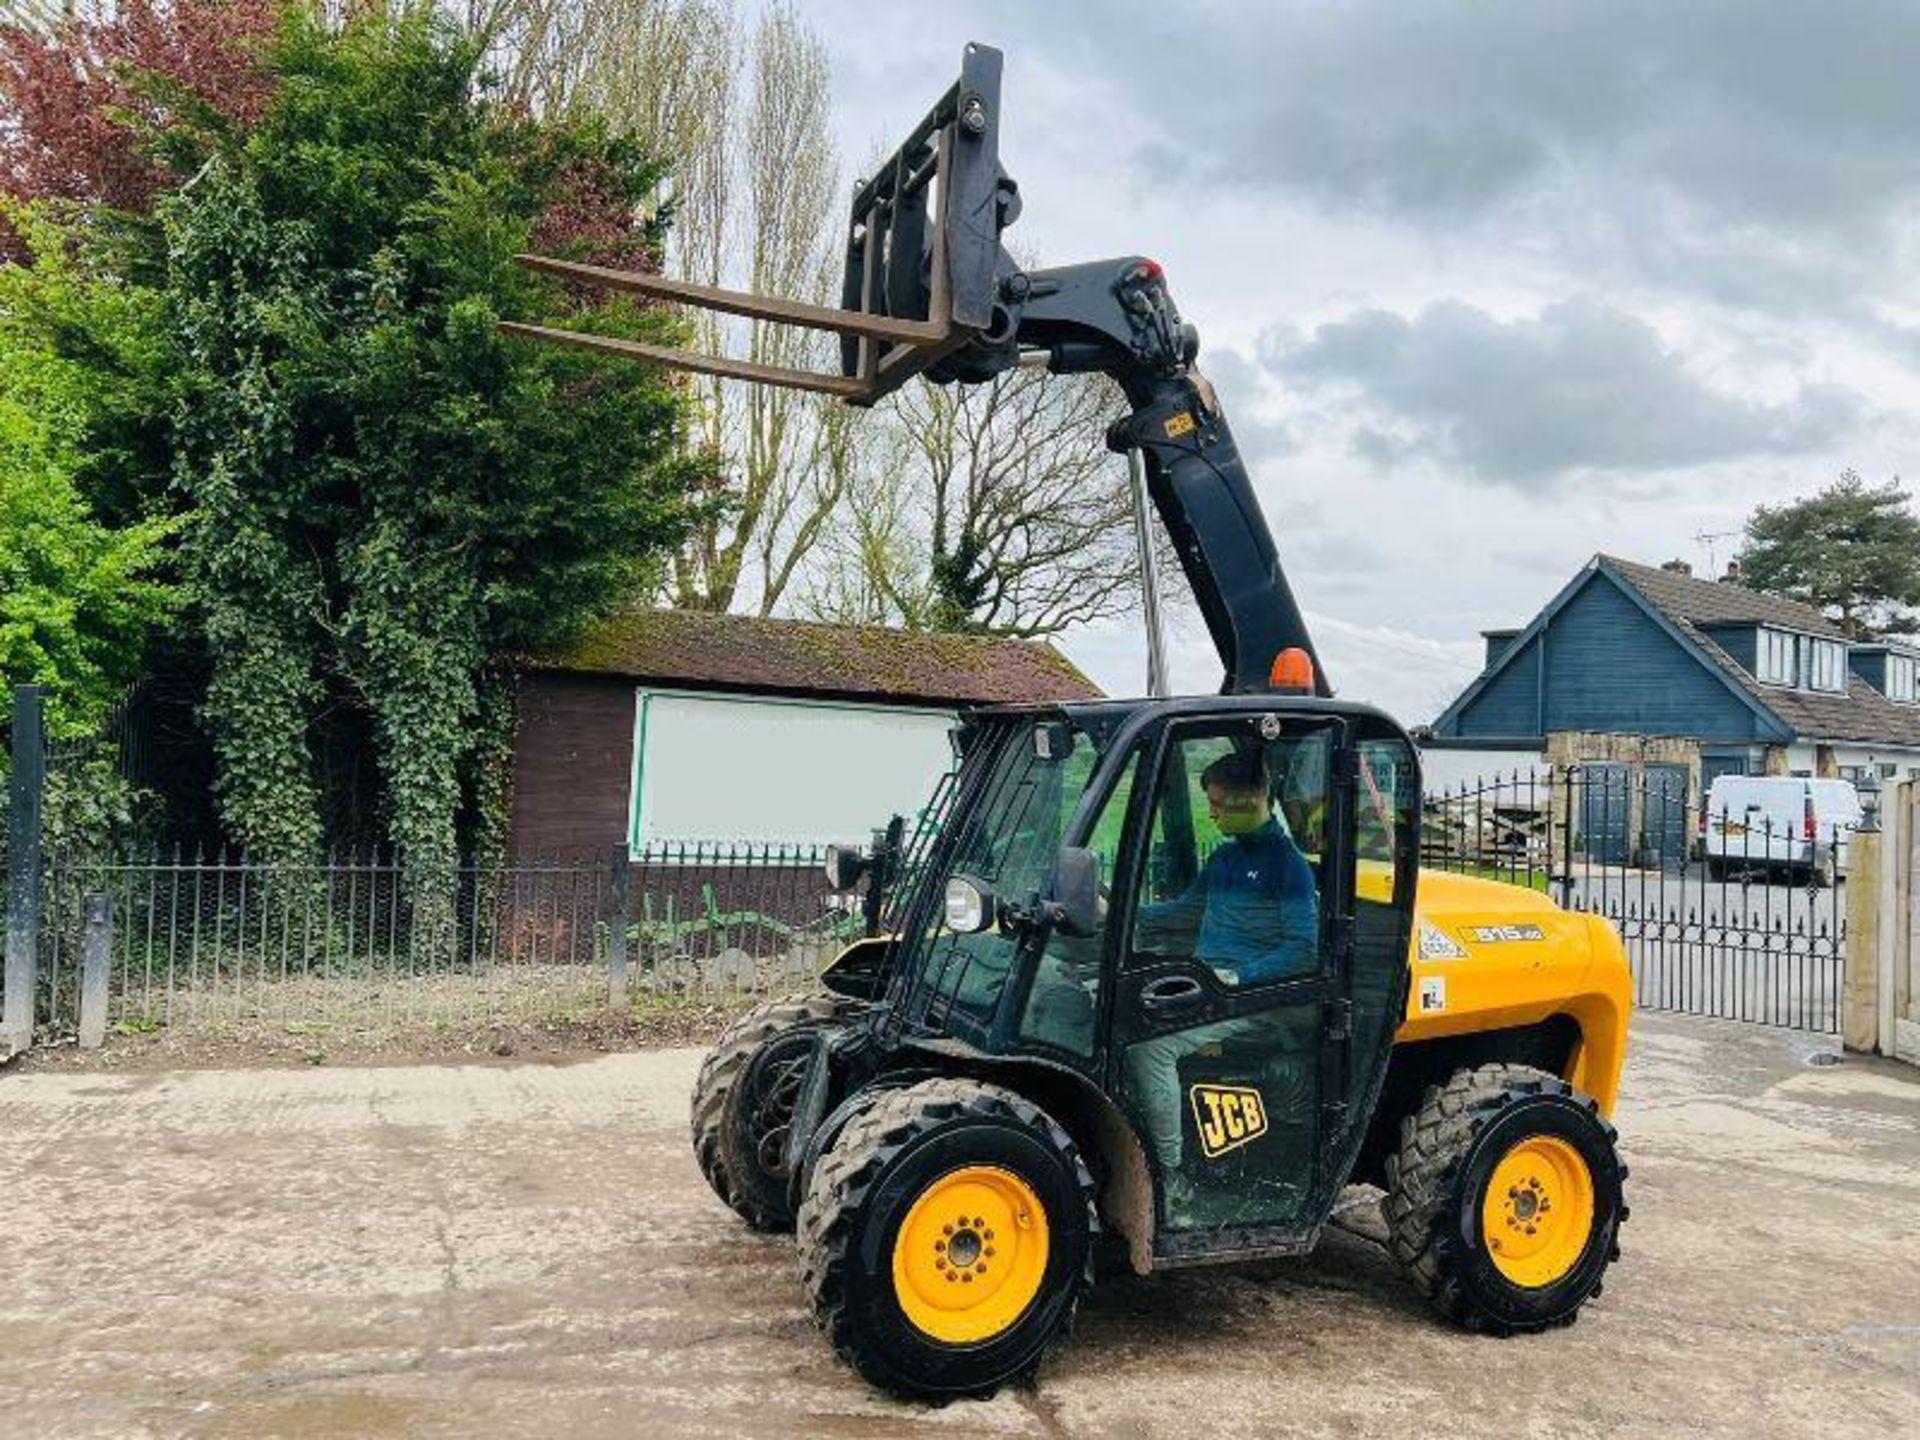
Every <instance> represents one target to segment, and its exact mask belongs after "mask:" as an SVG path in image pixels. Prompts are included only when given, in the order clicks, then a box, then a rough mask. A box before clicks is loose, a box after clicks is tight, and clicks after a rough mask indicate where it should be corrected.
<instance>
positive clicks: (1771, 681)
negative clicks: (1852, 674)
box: [1754, 629, 1847, 695]
mask: <svg viewBox="0 0 1920 1440" xmlns="http://www.w3.org/2000/svg"><path fill="white" fill-rule="evenodd" d="M1759 642H1760V643H1759V644H1758V645H1757V646H1756V647H1755V654H1754V674H1755V676H1756V677H1757V678H1758V679H1759V681H1760V683H1761V684H1762V685H1791V686H1793V687H1794V688H1795V689H1798V690H1818V691H1823V692H1825V693H1828V694H1833V695H1844V694H1845V693H1846V690H1847V647H1846V644H1845V643H1844V642H1843V641H1839V640H1823V639H1820V638H1819V637H1818V636H1814V635H1794V634H1791V633H1789V632H1788V631H1785V630H1767V629H1762V630H1761V631H1760V635H1759Z"/></svg>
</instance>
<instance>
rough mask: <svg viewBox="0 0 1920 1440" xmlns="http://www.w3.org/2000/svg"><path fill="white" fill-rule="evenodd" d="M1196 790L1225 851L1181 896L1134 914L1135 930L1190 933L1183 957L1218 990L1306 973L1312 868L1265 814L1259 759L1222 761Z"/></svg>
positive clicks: (1316, 930) (1315, 905) (1314, 910)
mask: <svg viewBox="0 0 1920 1440" xmlns="http://www.w3.org/2000/svg"><path fill="white" fill-rule="evenodd" d="M1200 784H1201V787H1202V788H1203V789H1204V790H1205V791H1206V792H1207V812H1208V814H1209V815H1210V816H1211V817H1212V819H1213V823H1214V824H1215V825H1216V826H1218V827H1219V830H1220V834H1221V835H1222V836H1223V837H1224V838H1225V839H1226V840H1227V841H1228V842H1229V843H1227V844H1224V845H1221V846H1219V847H1217V848H1216V849H1215V850H1214V852H1213V853H1212V854H1211V855H1209V856H1208V857H1207V863H1206V866H1205V867H1204V868H1203V869H1202V870H1201V872H1200V874H1199V876H1198V877H1196V878H1195V880H1194V882H1193V884H1191V885H1189V886H1188V887H1187V890H1186V893H1185V894H1183V895H1179V896H1176V897H1175V898H1174V899H1172V900H1166V901H1163V902H1161V903H1160V904H1158V905H1142V906H1141V907H1140V912H1139V918H1140V921H1141V923H1142V925H1143V926H1144V927H1146V928H1148V929H1149V930H1152V931H1159V932H1162V933H1168V932H1171V933H1174V934H1182V935H1193V934H1194V933H1195V926H1196V925H1197V926H1198V935H1197V937H1196V939H1195V941H1194V946H1193V956H1194V958H1195V959H1196V960H1200V961H1202V962H1204V963H1205V964H1207V965H1209V966H1211V967H1212V968H1213V972H1214V974H1216V975H1218V976H1219V977H1220V979H1221V982H1222V983H1223V984H1227V985H1262V984H1266V983H1267V982H1269V981H1273V980H1283V979H1286V978H1287V977H1288V976H1291V975H1299V974H1305V973H1306V972H1308V971H1310V970H1312V969H1313V968H1314V966H1315V960H1316V955H1315V951H1316V950H1317V948H1318V945H1319V940H1320V907H1319V896H1318V893H1317V889H1316V886H1315V884H1314V879H1313V867H1312V866H1310V865H1308V864H1307V857H1306V856H1304V855H1302V854H1301V853H1300V847H1299V846H1297V845H1295V844H1294V843H1293V837H1292V836H1291V835H1289V834H1288V833H1287V831H1286V828H1285V826H1283V825H1282V824H1281V822H1280V819H1279V817H1278V816H1276V815H1275V814H1274V813H1273V802H1272V801H1271V799H1270V798H1269V782H1268V779H1267V766H1266V760H1265V758H1264V757H1263V756H1262V755H1261V754H1260V752H1259V751H1257V750H1256V751H1249V752H1246V753H1238V752H1236V753H1235V754H1231V755H1223V756H1221V757H1220V758H1219V759H1218V760H1216V761H1214V762H1213V763H1212V764H1211V765H1209V766H1207V768H1206V769H1205V770H1203V771H1202V772H1201V774H1200ZM1156 948H1159V947H1156Z"/></svg>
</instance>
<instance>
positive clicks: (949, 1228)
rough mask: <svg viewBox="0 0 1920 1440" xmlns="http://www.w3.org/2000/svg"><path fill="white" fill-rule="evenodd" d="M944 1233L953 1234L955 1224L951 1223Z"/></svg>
mask: <svg viewBox="0 0 1920 1440" xmlns="http://www.w3.org/2000/svg"><path fill="white" fill-rule="evenodd" d="M944 1233H946V1234H948V1235H951V1234H953V1226H951V1225H949V1226H947V1227H946V1230H945V1232H944Z"/></svg>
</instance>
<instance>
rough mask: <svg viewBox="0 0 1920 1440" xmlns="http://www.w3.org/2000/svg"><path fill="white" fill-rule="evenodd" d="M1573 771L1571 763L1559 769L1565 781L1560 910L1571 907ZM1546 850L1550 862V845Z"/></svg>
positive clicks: (1561, 803)
mask: <svg viewBox="0 0 1920 1440" xmlns="http://www.w3.org/2000/svg"><path fill="white" fill-rule="evenodd" d="M1573 772H1574V767H1573V766H1572V765H1564V766H1562V767H1561V770H1560V774H1561V776H1562V777H1563V778H1564V779H1565V781H1566V786H1565V790H1564V792H1563V793H1562V795H1561V797H1560V865H1561V870H1560V908H1561V909H1562V910H1568V909H1571V908H1572V907H1573V798H1574V797H1573ZM1548 773H1549V774H1551V773H1552V772H1551V771H1549V772H1548ZM1548 850H1549V854H1548V857H1547V858H1548V861H1549V863H1551V861H1552V858H1553V857H1552V854H1551V850H1552V847H1551V846H1549V847H1548Z"/></svg>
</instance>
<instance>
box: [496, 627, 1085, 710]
mask: <svg viewBox="0 0 1920 1440" xmlns="http://www.w3.org/2000/svg"><path fill="white" fill-rule="evenodd" d="M523 664H524V665H525V666H526V668H528V669H532V670H548V671H554V670H558V671H571V672H574V673H579V674H594V675H617V676H621V677H624V678H628V679H632V680H640V681H649V682H652V683H655V684H661V685H687V686H691V687H696V688H702V689H722V690H738V691H747V692H764V693H771V694H785V695H815V696H840V697H848V698H859V699H866V700H896V701H930V702H934V703H937V704H992V705H1017V704H1030V703H1035V702H1040V701H1057V700H1089V699H1096V698H1098V697H1099V695H1100V693H1101V692H1100V689H1099V687H1098V686H1096V685H1095V684H1094V683H1093V682H1092V681H1091V680H1089V679H1088V678H1087V677H1086V676H1085V675H1083V674H1081V672H1080V671H1079V669H1078V668H1076V667H1075V666H1074V664H1073V662H1072V661H1070V660H1068V659H1067V657H1066V656H1064V655H1062V654H1061V653H1060V652H1059V651H1058V650H1056V649H1054V648H1053V646H1051V645H1048V644H1045V643H1043V642H1038V641H1031V640H1006V639H998V638H994V637H990V636H982V635H930V634H924V633H921V632H917V631H910V630H891V629H887V628H884V627H882V626H877V625H822V624H816V623H813V622H811V621H805V620H768V619H762V618H760V617H758V616H752V615H719V614H714V613H711V612H708V611H699V610H644V609H634V610H627V611H623V612H621V613H620V614H617V615H614V616H612V617H610V618H609V619H607V620H604V621H602V622H601V623H600V624H598V625H596V626H594V627H593V628H592V629H590V630H588V631H587V632H586V633H585V634H583V635H582V636H580V638H579V639H577V640H575V641H574V642H573V643H572V644H570V645H566V646H562V647H560V648H559V649H557V650H554V651H551V652H548V653H546V654H541V655H534V656H529V657H527V658H526V659H525V660H524V661H523Z"/></svg>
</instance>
